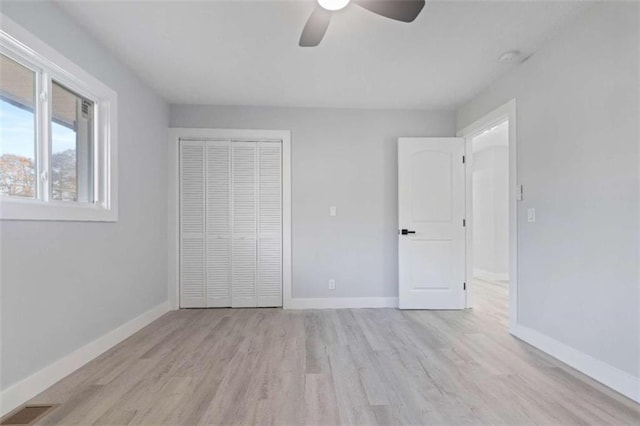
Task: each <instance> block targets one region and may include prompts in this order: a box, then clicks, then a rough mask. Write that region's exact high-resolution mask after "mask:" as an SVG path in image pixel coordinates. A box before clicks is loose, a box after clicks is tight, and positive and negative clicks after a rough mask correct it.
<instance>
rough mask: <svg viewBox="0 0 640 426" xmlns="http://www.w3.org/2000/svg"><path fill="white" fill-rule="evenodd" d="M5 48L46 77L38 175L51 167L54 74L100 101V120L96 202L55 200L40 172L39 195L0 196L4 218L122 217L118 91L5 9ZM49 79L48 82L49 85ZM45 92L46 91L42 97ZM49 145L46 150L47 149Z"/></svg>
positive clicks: (1, 36)
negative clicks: (10, 15)
mask: <svg viewBox="0 0 640 426" xmlns="http://www.w3.org/2000/svg"><path fill="white" fill-rule="evenodd" d="M0 27H1V29H0V52H3V53H5V54H8V55H9V56H10V57H12V58H15V59H16V60H18V62H22V63H24V64H25V65H27V66H28V67H29V68H32V69H37V70H38V72H39V73H40V74H39V75H40V76H41V78H40V79H38V82H37V85H36V87H37V90H39V91H40V93H39V94H37V95H38V96H37V98H38V102H36V109H37V111H38V113H39V114H40V122H39V123H38V124H37V125H36V135H37V138H38V139H39V142H38V143H37V147H36V149H37V150H38V151H37V152H38V155H37V158H36V163H37V164H38V165H39V166H38V170H37V172H38V174H39V173H40V172H42V171H48V155H46V153H47V152H48V151H49V148H48V146H49V143H48V137H49V130H50V129H49V126H50V123H48V122H47V123H45V120H46V119H47V118H48V117H49V116H50V114H43V112H46V111H50V108H51V103H50V102H49V98H50V97H51V96H49V95H47V93H49V92H50V88H49V87H48V86H50V84H49V82H50V79H55V81H57V82H58V83H60V84H62V85H64V86H65V87H68V88H69V89H71V90H73V91H74V92H77V93H78V94H80V95H82V96H83V97H86V98H87V99H90V100H92V101H93V102H94V103H95V105H96V117H95V125H94V141H95V142H94V143H95V148H94V151H95V157H94V158H95V164H94V197H95V199H96V200H97V202H96V203H95V204H81V203H76V202H50V201H49V190H48V188H49V185H50V179H49V180H47V182H46V183H43V182H41V179H40V176H36V180H37V187H38V199H20V198H18V197H7V196H1V197H0V207H1V208H0V219H2V220H71V221H102V222H115V221H117V220H118V132H117V128H118V125H117V116H118V113H117V107H118V95H117V93H116V92H115V91H114V90H112V89H111V88H109V87H108V86H106V85H105V84H104V83H102V82H101V81H100V80H98V79H97V78H95V77H93V76H92V75H91V74H89V73H88V72H86V71H85V70H83V69H82V68H81V67H79V66H78V65H76V64H75V63H73V62H72V61H71V60H69V59H68V58H66V57H65V56H64V55H62V54H61V53H59V52H58V51H56V50H55V49H53V48H52V47H50V46H49V45H47V44H46V43H45V42H43V41H42V40H40V39H39V38H38V37H36V36H35V35H33V34H31V33H30V32H29V31H27V30H26V29H24V28H22V27H21V26H20V25H18V24H16V23H15V22H13V21H12V20H11V19H9V18H8V17H6V16H5V15H2V14H0ZM45 83H46V84H45ZM40 94H44V96H42V97H41V96H40ZM45 147H46V149H45Z"/></svg>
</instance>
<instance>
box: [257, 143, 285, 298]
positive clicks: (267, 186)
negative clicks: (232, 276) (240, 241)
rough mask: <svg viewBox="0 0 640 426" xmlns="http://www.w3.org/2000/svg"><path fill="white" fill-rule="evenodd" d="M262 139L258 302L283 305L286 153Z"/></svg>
mask: <svg viewBox="0 0 640 426" xmlns="http://www.w3.org/2000/svg"><path fill="white" fill-rule="evenodd" d="M281 146H282V144H281V143H280V142H259V143H258V248H257V250H258V277H257V282H258V284H257V295H258V306H260V307H270V306H282V154H281Z"/></svg>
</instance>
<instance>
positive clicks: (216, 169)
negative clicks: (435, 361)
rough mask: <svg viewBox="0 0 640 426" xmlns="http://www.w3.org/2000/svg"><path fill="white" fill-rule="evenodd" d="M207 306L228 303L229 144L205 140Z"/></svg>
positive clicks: (229, 280)
mask: <svg viewBox="0 0 640 426" xmlns="http://www.w3.org/2000/svg"><path fill="white" fill-rule="evenodd" d="M205 146H206V165H205V168H206V176H207V181H206V194H207V196H206V253H207V255H206V295H207V296H206V297H207V307H211V308H220V307H228V306H231V146H230V142H229V141H207V142H206V145H205Z"/></svg>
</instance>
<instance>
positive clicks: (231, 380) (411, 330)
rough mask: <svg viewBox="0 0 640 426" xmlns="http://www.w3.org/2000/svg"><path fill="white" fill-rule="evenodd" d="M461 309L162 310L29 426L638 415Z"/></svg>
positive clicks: (61, 386)
mask: <svg viewBox="0 0 640 426" xmlns="http://www.w3.org/2000/svg"><path fill="white" fill-rule="evenodd" d="M472 285H474V286H475V287H474V289H477V291H476V294H477V300H478V301H477V307H475V308H474V309H472V310H466V311H399V310H396V309H344V310H307V311H283V310H280V309H237V310H230V309H215V310H213V309H211V310H180V311H174V312H170V313H168V314H166V315H164V316H163V317H162V318H160V319H158V320H157V321H155V322H154V323H153V324H151V325H149V326H148V327H146V328H144V329H143V330H141V331H140V332H138V333H137V334H135V335H133V336H132V337H130V338H129V339H127V340H125V341H124V342H122V343H121V344H120V345H118V346H116V347H114V348H113V349H111V350H109V351H108V352H107V353H105V354H103V355H102V356H100V357H98V358H97V359H95V360H94V361H92V362H90V363H89V364H87V365H86V366H84V367H83V368H81V369H79V370H78V371H76V372H75V373H73V374H72V375H70V376H68V377H66V378H65V379H63V380H62V381H60V382H58V383H57V384H55V385H54V386H52V387H51V388H49V389H48V390H46V391H45V392H43V393H42V394H40V395H38V396H37V397H36V398H34V399H33V400H32V401H30V402H32V403H59V404H61V405H60V406H59V407H58V408H56V409H55V410H53V411H52V412H51V413H50V414H48V415H46V416H45V417H43V418H42V419H40V420H39V421H38V422H37V424H42V425H54V424H67V425H72V424H77V425H92V424H95V425H143V424H144V425H160V424H168V425H196V424H229V425H232V424H234V425H235V424H238V425H239V424H242V425H245V424H271V425H334V424H358V425H375V424H381V425H400V424H416V425H417V424H435V425H459V424H492V425H494V424H502V425H531V424H549V425H551V424H553V425H559V424H562V425H569V424H581V425H582V424H594V425H604V424H636V425H637V424H640V410H639V406H638V405H637V404H635V403H633V402H632V401H630V400H628V399H625V398H623V397H621V396H620V395H618V394H616V393H615V392H613V391H610V390H608V389H607V388H605V387H603V386H601V385H599V384H597V383H595V382H594V381H592V380H590V379H588V378H586V377H585V376H583V375H581V374H580V373H578V372H576V371H574V370H572V369H570V368H568V367H566V366H564V365H562V364H561V363H559V362H557V361H555V360H554V359H552V358H550V357H549V356H546V355H545V354H543V353H541V352H539V351H537V350H535V349H534V348H532V347H530V346H528V345H527V344H525V343H523V342H520V341H519V340H517V339H515V338H514V337H512V336H510V335H508V334H507V331H506V323H507V294H506V285H498V284H495V283H493V284H492V283H485V282H481V281H477V282H474V283H472Z"/></svg>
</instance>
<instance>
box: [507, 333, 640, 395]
mask: <svg viewBox="0 0 640 426" xmlns="http://www.w3.org/2000/svg"><path fill="white" fill-rule="evenodd" d="M511 334H513V335H514V336H516V337H517V338H518V339H520V340H523V341H525V342H527V343H529V344H530V345H532V346H534V347H536V348H538V349H540V350H541V351H544V352H546V353H548V354H549V355H551V356H552V357H554V358H556V359H558V360H560V361H562V362H564V363H565V364H567V365H569V366H570V367H573V368H575V369H576V370H578V371H580V372H581V373H584V374H586V375H587V376H589V377H591V378H593V379H594V380H596V381H598V382H600V383H602V384H603V385H605V386H608V387H610V388H611V389H613V390H615V391H616V392H619V393H621V394H622V395H624V396H626V397H627V398H630V399H632V400H634V401H636V402H639V403H640V378H639V377H635V376H633V375H631V374H629V373H627V372H625V371H622V370H619V369H617V368H615V367H612V366H611V365H609V364H607V363H605V362H602V361H600V360H598V359H596V358H593V357H592V356H590V355H587V354H585V353H584V352H581V351H579V350H577V349H574V348H572V347H570V346H567V345H565V344H564V343H561V342H559V341H557V340H555V339H552V338H551V337H548V336H546V335H544V334H542V333H540V332H538V331H536V330H533V329H531V328H528V327H525V326H523V325H520V324H518V325H516V326H515V327H514V328H513V329H512V330H511Z"/></svg>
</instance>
